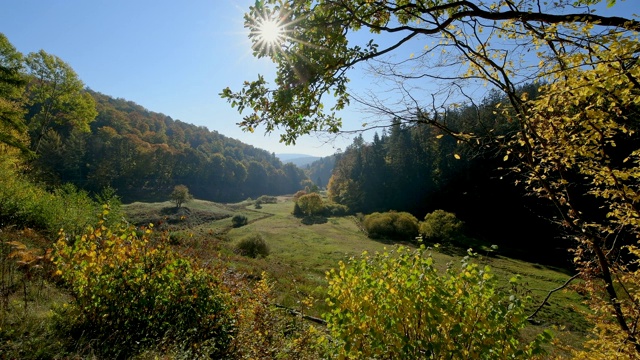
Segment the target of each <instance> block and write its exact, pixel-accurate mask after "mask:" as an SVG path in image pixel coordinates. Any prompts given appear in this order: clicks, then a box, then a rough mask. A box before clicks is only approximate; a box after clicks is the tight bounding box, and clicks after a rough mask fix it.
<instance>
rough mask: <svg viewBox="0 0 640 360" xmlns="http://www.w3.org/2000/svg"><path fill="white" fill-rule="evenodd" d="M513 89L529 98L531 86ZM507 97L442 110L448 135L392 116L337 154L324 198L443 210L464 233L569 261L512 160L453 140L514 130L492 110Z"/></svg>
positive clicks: (367, 209) (521, 252) (518, 251)
mask: <svg viewBox="0 0 640 360" xmlns="http://www.w3.org/2000/svg"><path fill="white" fill-rule="evenodd" d="M519 91H520V92H527V93H528V94H530V96H535V94H536V93H537V87H536V86H532V85H528V86H525V87H523V88H521V89H520V90H519ZM506 101H507V99H505V98H504V97H501V96H499V94H498V93H497V92H493V93H491V94H490V95H489V96H487V98H485V99H484V100H483V101H482V102H481V103H480V105H478V106H470V105H469V106H465V107H461V108H459V109H456V110H454V111H451V112H449V113H447V115H446V116H447V119H446V122H447V125H448V127H449V131H451V132H452V133H453V134H449V133H446V132H445V131H443V130H440V129H438V128H436V127H434V126H431V125H429V124H427V123H425V122H421V121H420V120H417V121H415V122H412V123H409V124H403V123H401V122H400V121H395V122H394V123H393V124H392V125H391V126H390V127H389V130H388V131H387V130H385V131H384V132H383V133H382V136H379V135H378V134H377V133H376V134H375V136H374V137H373V141H372V142H370V143H367V142H365V141H364V140H363V138H362V136H360V137H357V138H355V139H354V141H353V144H351V145H350V146H349V147H348V148H347V149H346V150H345V152H344V153H341V154H338V155H337V159H338V160H337V162H336V165H335V168H334V170H333V175H332V177H331V178H330V181H329V184H328V191H329V197H330V199H331V200H333V201H335V202H337V203H339V204H343V205H346V206H348V207H349V209H350V210H351V211H352V212H360V213H364V214H368V213H372V212H378V211H380V212H382V211H389V210H396V211H407V212H410V213H412V214H413V215H415V216H416V217H417V218H418V219H422V218H424V216H425V215H426V214H428V213H430V212H432V211H434V210H437V209H444V210H446V211H450V212H453V213H455V214H456V215H457V216H458V217H459V218H460V219H461V220H463V221H464V222H465V223H466V231H467V232H468V234H469V235H471V236H473V237H475V238H478V239H480V240H483V241H486V242H487V243H491V244H495V245H498V246H499V247H500V248H501V250H502V251H503V252H505V253H509V254H511V255H512V256H518V257H524V258H526V259H528V260H531V261H536V262H541V263H551V264H554V265H561V266H567V265H569V262H568V254H567V247H568V246H569V242H567V241H566V240H564V239H563V237H562V235H563V233H562V232H561V229H560V227H559V226H557V224H555V223H554V222H553V221H552V220H551V218H552V217H553V214H554V211H555V210H554V209H553V208H552V207H550V206H548V204H545V203H541V202H540V201H539V200H538V199H536V198H533V197H531V196H527V195H528V193H527V192H526V190H525V189H523V188H519V187H517V186H514V184H515V183H516V182H517V181H520V180H521V179H520V178H519V177H518V176H517V174H514V173H513V171H512V169H511V166H513V165H514V162H513V161H511V162H509V161H505V159H504V154H503V152H502V150H501V149H500V148H499V147H496V146H494V145H491V146H489V145H488V144H486V146H484V145H481V144H476V143H469V142H465V141H460V140H459V139H456V138H455V135H454V134H456V133H475V134H478V135H482V136H489V135H490V136H492V137H500V136H504V135H505V134H508V133H509V132H513V131H514V130H515V124H513V123H510V122H508V121H507V120H506V118H505V117H504V116H501V115H499V114H495V112H494V111H493V110H494V109H495V108H496V106H497V105H498V104H500V103H502V104H504V103H506ZM507 160H508V159H507ZM542 214H546V217H545V215H542ZM523 229H527V231H523Z"/></svg>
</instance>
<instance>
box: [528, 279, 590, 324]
mask: <svg viewBox="0 0 640 360" xmlns="http://www.w3.org/2000/svg"><path fill="white" fill-rule="evenodd" d="M578 276H580V274H579V273H578V274H575V275H573V276H572V277H570V278H569V279H568V280H567V281H565V283H564V284H562V285H560V286H558V287H557V288H555V289H553V290H550V291H549V293H548V294H547V297H545V298H544V300H543V301H542V304H540V306H538V308H537V309H536V311H534V312H533V314H531V315H529V316H528V317H527V321H529V322H531V323H533V317H534V316H536V314H538V312H539V311H540V310H542V307H543V306H544V305H545V304H546V303H547V300H549V298H550V297H551V295H552V294H553V293H554V292H556V291H560V290H562V289H564V288H566V287H567V286H568V285H569V284H570V283H571V282H572V281H573V280H575V279H576V278H577V277H578Z"/></svg>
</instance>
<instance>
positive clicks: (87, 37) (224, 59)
mask: <svg viewBox="0 0 640 360" xmlns="http://www.w3.org/2000/svg"><path fill="white" fill-rule="evenodd" d="M254 2H255V1H254V0H188V1H175V0H173V1H169V0H0V32H2V33H4V34H5V35H6V36H7V38H8V39H9V41H10V42H11V43H12V44H13V45H14V46H15V47H16V48H17V49H18V51H20V52H22V53H24V54H27V53H30V52H34V51H38V50H40V49H43V50H44V51H46V52H48V53H50V54H53V55H56V56H58V57H60V58H61V59H62V60H64V61H65V62H67V63H68V64H69V65H71V67H72V68H73V69H74V70H75V71H76V72H77V73H78V76H79V77H80V79H81V80H82V81H83V82H84V83H85V85H86V86H88V87H90V88H91V89H93V90H95V91H98V92H101V93H103V94H106V95H110V96H113V97H117V98H124V99H126V100H130V101H133V102H135V103H137V104H139V105H141V106H143V107H145V108H147V109H148V110H150V111H155V112H160V113H163V114H165V115H168V116H171V117H172V118H173V119H180V120H181V121H184V122H187V123H191V124H195V125H199V126H200V125H201V126H206V127H207V128H209V129H210V130H216V131H218V132H219V133H221V134H223V135H226V136H229V137H232V138H236V139H239V140H241V141H243V142H245V143H248V144H251V145H254V146H256V147H259V148H262V149H265V150H268V151H270V152H275V153H304V154H310V155H315V156H328V155H331V154H333V153H335V151H336V148H344V147H346V145H347V144H349V143H350V142H351V141H350V140H348V139H338V140H337V141H336V142H334V143H326V141H321V140H322V139H317V137H315V136H307V137H304V138H302V139H300V140H299V141H298V145H297V146H295V147H291V146H289V147H287V146H285V145H284V144H281V143H279V136H278V135H277V134H271V135H270V136H266V137H265V136H264V131H263V130H261V129H257V130H256V132H255V133H253V134H252V133H246V132H243V131H241V130H240V129H239V128H238V126H236V123H238V122H239V121H240V120H241V116H240V115H239V114H238V113H237V111H236V110H234V109H232V108H231V107H230V106H229V105H228V104H227V102H226V101H225V100H223V99H221V98H220V97H219V96H218V94H219V93H220V92H221V90H222V89H223V88H225V87H227V86H230V87H231V88H232V89H234V90H238V89H240V88H241V86H242V82H243V81H244V80H254V79H255V78H256V77H257V74H258V73H261V74H265V75H266V76H267V78H270V77H271V78H272V77H273V76H274V75H273V74H274V69H275V68H274V66H273V64H271V63H270V62H269V61H268V60H256V59H254V58H253V56H252V55H251V46H250V43H249V40H248V38H247V36H246V30H245V29H244V27H243V14H244V13H245V12H246V11H247V10H248V9H249V6H250V5H251V4H253V3H254Z"/></svg>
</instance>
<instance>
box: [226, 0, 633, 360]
mask: <svg viewBox="0 0 640 360" xmlns="http://www.w3.org/2000/svg"><path fill="white" fill-rule="evenodd" d="M601 3H603V1H601V0H557V1H553V2H544V1H541V0H493V1H482V2H481V1H465V0H421V1H418V0H396V1H376V0H320V1H292V0H289V1H287V0H267V1H257V2H256V6H254V7H252V8H251V9H250V11H249V13H248V14H247V15H246V18H245V20H246V26H247V27H249V28H250V29H251V30H252V31H251V35H250V37H251V38H252V40H253V41H254V45H255V46H254V50H255V55H256V56H259V57H262V56H268V57H270V58H271V59H272V60H273V61H274V62H275V63H276V65H277V75H276V78H275V87H273V88H271V87H270V85H269V84H268V83H267V82H266V80H265V79H264V78H263V77H259V78H258V80H256V81H252V82H246V83H245V85H244V87H243V89H241V90H240V91H237V92H234V91H232V90H231V89H229V88H227V89H224V90H223V92H222V96H223V97H226V98H227V99H228V100H229V102H230V103H231V105H232V106H236V107H238V109H239V110H240V111H244V110H248V115H246V116H245V117H244V121H243V122H242V123H241V126H242V127H244V128H245V129H247V130H253V129H254V128H255V127H257V126H264V127H265V128H266V129H267V131H271V130H273V129H275V128H276V127H283V128H284V129H285V131H286V132H285V134H284V135H283V136H282V140H283V141H285V142H295V139H296V138H297V137H298V136H299V135H301V134H305V133H308V132H311V131H314V130H328V131H330V132H338V131H339V130H340V126H341V122H340V119H339V118H338V117H337V116H336V112H337V111H338V110H341V109H343V108H344V107H345V106H346V105H347V104H348V103H349V101H350V100H352V99H354V97H351V96H350V92H349V89H348V87H347V85H348V82H349V77H348V75H349V71H350V70H351V69H352V68H353V67H354V66H355V65H357V64H359V63H364V62H369V63H373V65H374V69H375V70H376V71H377V73H378V75H380V76H382V77H383V78H387V79H391V80H395V83H396V84H397V89H398V94H397V95H398V96H397V99H400V100H397V101H396V103H399V104H400V105H401V106H392V105H390V104H389V103H385V102H384V101H382V100H375V99H374V100H373V101H371V102H369V104H370V105H371V106H372V107H374V108H375V109H376V110H378V111H380V112H382V113H385V114H387V115H392V116H393V119H395V121H402V122H418V123H428V124H432V125H434V126H437V127H439V128H441V129H442V130H444V131H447V132H448V133H449V134H451V135H453V136H454V137H456V138H457V139H458V140H459V141H466V142H469V143H470V144H475V146H476V147H477V148H478V149H486V148H494V149H498V150H500V151H501V152H502V156H504V159H505V161H507V162H506V164H510V165H509V166H511V167H512V169H513V170H514V171H516V172H518V173H520V174H521V175H522V177H521V178H520V179H519V180H520V181H524V183H525V184H526V185H527V188H528V189H529V190H530V191H531V192H532V193H534V194H537V195H538V196H540V197H542V198H545V199H548V200H550V201H551V203H552V204H554V206H555V207H556V209H557V210H558V211H559V214H560V222H561V223H562V224H563V225H564V226H565V228H566V229H567V230H568V231H569V234H570V236H571V237H572V238H574V239H575V240H576V242H575V243H576V254H575V258H576V263H577V264H578V266H579V268H580V270H581V272H582V273H581V274H582V278H583V279H584V280H585V284H586V287H587V288H588V289H589V291H590V292H591V293H598V292H599V291H602V293H603V294H604V296H594V297H593V298H592V299H591V301H592V303H591V305H592V309H593V313H592V314H593V315H594V317H595V318H594V320H595V322H594V323H595V324H596V327H595V329H594V332H595V333H596V335H598V336H597V337H595V338H594V340H593V341H591V342H589V343H588V344H587V347H588V349H589V352H588V353H582V354H579V356H580V357H581V358H588V357H594V358H618V357H625V358H635V357H637V356H638V354H639V353H640V343H639V341H638V331H639V330H638V329H637V327H636V326H635V324H637V322H638V321H640V315H639V314H640V292H639V291H638V290H637V289H638V288H639V287H638V283H640V280H638V279H640V272H638V270H637V269H638V266H637V263H638V261H640V241H639V240H640V220H639V219H640V203H639V202H640V173H639V172H638V169H640V146H639V144H640V142H639V141H638V137H637V136H638V135H637V130H638V125H639V123H638V108H639V105H640V64H638V53H639V52H640V41H639V39H638V31H640V22H639V21H638V20H637V19H636V18H634V17H633V16H634V15H629V16H630V17H627V18H625V17H618V16H604V15H601V14H600V13H598V12H596V11H595V10H594V9H595V8H596V7H595V6H598V5H599V6H602V5H603V4H601ZM606 3H607V5H608V6H610V7H611V6H615V5H616V1H615V0H608V1H607V2H606ZM598 8H600V7H598ZM274 14H275V15H274ZM273 21H275V22H276V23H277V24H279V26H280V27H281V29H283V34H285V35H284V36H283V37H282V38H283V39H284V40H283V41H282V42H280V43H276V44H274V43H273V42H271V43H266V42H265V41H263V39H262V38H261V32H260V28H261V26H263V24H264V23H267V22H273ZM360 29H366V30H369V31H370V32H371V33H372V35H371V37H372V38H373V39H372V40H371V41H368V42H366V41H365V42H362V43H353V41H354V40H353V39H356V37H353V36H351V34H352V33H353V32H354V31H357V30H360ZM416 41H417V42H418V44H421V45H422V46H423V50H421V51H420V52H418V53H415V54H414V56H409V57H408V58H407V57H406V56H398V57H397V58H394V57H392V56H391V55H394V54H395V55H397V54H398V51H399V50H400V49H415V46H414V47H410V44H414V45H415V43H416ZM378 44H382V45H378ZM398 59H399V60H398ZM416 81H417V82H418V83H419V82H432V83H436V84H437V85H438V86H439V87H438V89H437V90H435V91H434V92H433V93H432V94H429V96H423V95H421V94H420V93H419V92H417V91H415V90H416V85H415V84H416ZM526 82H535V83H538V84H540V85H541V87H540V88H539V94H531V93H528V92H522V91H518V89H519V86H520V85H522V84H524V83H526ZM477 83H481V84H482V83H484V84H488V85H490V87H491V88H494V89H497V90H499V91H501V92H502V93H503V94H504V96H505V97H506V101H504V102H501V103H500V104H498V105H499V106H496V108H495V111H496V112H498V113H501V115H503V116H504V117H506V118H507V119H508V121H510V122H512V123H513V124H515V125H516V127H515V130H514V131H513V132H511V133H508V134H500V135H498V134H497V132H494V131H493V129H492V126H491V124H484V123H482V119H478V120H477V121H478V123H479V124H480V125H488V126H479V129H480V130H481V131H480V132H465V133H463V132H458V131H456V129H451V128H449V127H448V126H447V125H448V124H447V122H448V121H447V118H448V114H449V111H450V109H451V107H452V106H456V105H457V103H459V102H460V101H463V100H466V101H468V102H473V100H474V98H473V97H472V96H470V94H467V92H466V91H467V89H469V88H470V86H473V85H474V84H477ZM331 95H333V96H334V97H335V99H333V102H332V103H333V104H334V105H333V107H331V108H330V110H329V111H328V112H326V111H325V110H324V109H323V105H322V104H323V102H325V100H326V99H325V98H326V97H327V96H331ZM533 95H535V96H533ZM356 99H357V100H361V99H358V98H356ZM456 157H459V156H456ZM513 160H516V161H515V162H513V163H511V161H513ZM611 320H613V321H611Z"/></svg>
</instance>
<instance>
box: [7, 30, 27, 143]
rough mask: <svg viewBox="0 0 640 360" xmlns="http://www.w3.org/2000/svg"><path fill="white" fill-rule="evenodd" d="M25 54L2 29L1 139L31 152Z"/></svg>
mask: <svg viewBox="0 0 640 360" xmlns="http://www.w3.org/2000/svg"><path fill="white" fill-rule="evenodd" d="M22 60H23V59H22V54H20V53H19V52H18V51H17V50H16V48H15V47H14V46H13V45H12V44H11V43H10V42H9V39H7V37H6V36H4V34H2V33H0V143H4V144H6V145H9V146H11V147H16V148H19V149H21V150H22V151H23V152H28V151H29V150H28V147H27V145H26V144H25V136H24V135H26V129H27V127H26V125H25V123H24V113H25V109H24V106H23V95H24V89H25V85H26V84H27V82H26V78H25V77H24V74H23V61H22Z"/></svg>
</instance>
